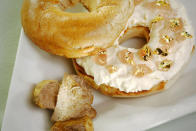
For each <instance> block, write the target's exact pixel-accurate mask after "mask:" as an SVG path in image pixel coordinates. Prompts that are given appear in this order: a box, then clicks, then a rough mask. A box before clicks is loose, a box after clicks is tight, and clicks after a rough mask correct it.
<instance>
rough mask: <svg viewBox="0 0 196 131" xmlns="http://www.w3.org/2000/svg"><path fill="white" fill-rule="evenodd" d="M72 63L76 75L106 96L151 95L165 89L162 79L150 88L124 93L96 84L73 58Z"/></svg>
mask: <svg viewBox="0 0 196 131" xmlns="http://www.w3.org/2000/svg"><path fill="white" fill-rule="evenodd" d="M73 65H74V68H75V70H76V72H77V74H78V75H80V76H81V77H83V78H84V79H85V80H86V81H87V82H88V83H89V84H90V85H91V86H92V87H93V88H95V89H96V90H98V91H100V92H101V93H103V94H104V95H108V96H112V97H123V98H126V97H141V96H147V95H151V94H154V93H158V92H160V91H163V90H165V85H166V82H165V81H162V82H160V83H159V84H158V85H156V86H154V87H153V88H151V89H150V90H144V91H140V92H129V93H126V92H124V91H120V90H119V89H117V88H114V87H110V86H108V85H105V84H101V85H97V84H96V83H95V81H94V80H93V77H92V76H89V75H87V74H86V73H85V71H84V69H83V68H82V67H81V66H79V65H78V64H77V63H76V60H75V59H73Z"/></svg>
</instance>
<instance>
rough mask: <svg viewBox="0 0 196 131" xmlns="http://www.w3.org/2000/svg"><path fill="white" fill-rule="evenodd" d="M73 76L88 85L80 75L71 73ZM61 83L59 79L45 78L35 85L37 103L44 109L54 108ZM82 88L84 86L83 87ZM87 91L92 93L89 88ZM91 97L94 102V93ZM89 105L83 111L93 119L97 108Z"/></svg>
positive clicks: (81, 83) (77, 80)
mask: <svg viewBox="0 0 196 131" xmlns="http://www.w3.org/2000/svg"><path fill="white" fill-rule="evenodd" d="M71 77H74V79H75V81H76V82H77V83H80V85H81V86H87V85H86V83H85V82H84V81H83V80H82V78H80V77H79V76H76V75H71ZM60 85H61V83H60V82H58V81H57V80H44V81H41V82H40V83H38V84H37V85H36V86H35V88H34V92H33V101H34V102H35V104H36V105H38V106H39V107H40V108H42V109H51V110H54V109H55V107H56V102H57V95H58V92H59V87H60ZM81 88H84V87H81ZM76 92H77V91H76ZM86 93H91V92H90V91H89V90H86ZM89 97H90V103H92V101H93V97H92V95H90V96H89ZM83 99H85V98H83ZM80 100H81V99H80ZM80 100H78V101H80ZM88 107H89V108H87V109H86V110H85V111H82V112H81V113H82V114H83V115H86V116H88V117H89V118H91V119H93V118H95V117H96V110H95V109H94V108H93V107H92V106H91V105H89V106H88ZM83 115H81V116H83Z"/></svg>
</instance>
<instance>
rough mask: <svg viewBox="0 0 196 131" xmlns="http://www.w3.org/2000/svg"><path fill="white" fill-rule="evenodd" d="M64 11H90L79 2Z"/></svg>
mask: <svg viewBox="0 0 196 131" xmlns="http://www.w3.org/2000/svg"><path fill="white" fill-rule="evenodd" d="M64 11H65V12H70V13H80V12H88V10H87V9H86V8H85V7H84V6H83V4H81V3H77V4H76V5H74V6H72V7H69V8H67V9H65V10H64Z"/></svg>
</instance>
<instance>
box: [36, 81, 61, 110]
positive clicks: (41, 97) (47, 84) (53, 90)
mask: <svg viewBox="0 0 196 131" xmlns="http://www.w3.org/2000/svg"><path fill="white" fill-rule="evenodd" d="M59 86H60V84H59V82H58V81H57V80H44V81H41V82H40V83H38V84H37V85H36V86H35V88H34V92H33V101H34V102H35V104H36V105H38V106H39V107H40V108H42V109H54V108H55V106H56V98H57V94H58V90H59Z"/></svg>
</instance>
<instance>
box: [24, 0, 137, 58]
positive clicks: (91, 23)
mask: <svg viewBox="0 0 196 131" xmlns="http://www.w3.org/2000/svg"><path fill="white" fill-rule="evenodd" d="M77 2H80V3H82V4H83V5H84V7H86V8H87V9H88V11H89V12H81V13H69V12H65V9H67V8H69V7H71V6H73V5H75V4H76V3H77ZM133 9H134V1H133V0H24V3H23V7H22V11H21V16H22V26H23V29H24V32H25V33H26V35H27V36H28V37H29V38H30V39H31V40H32V42H33V43H35V44H36V45H38V46H39V47H40V48H41V49H43V50H45V51H47V52H50V53H53V54H55V55H60V56H65V57H68V58H79V57H83V56H89V55H92V54H96V53H97V51H99V50H101V49H102V48H107V47H110V46H112V45H113V44H115V43H116V41H117V40H118V39H119V36H120V34H122V33H123V32H124V31H125V29H126V23H127V22H128V19H129V17H130V16H131V14H132V12H133Z"/></svg>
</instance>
